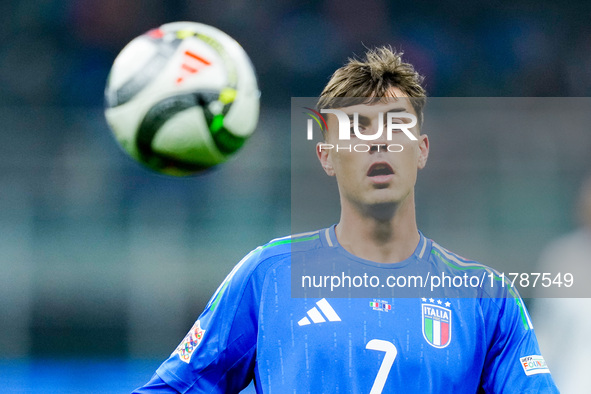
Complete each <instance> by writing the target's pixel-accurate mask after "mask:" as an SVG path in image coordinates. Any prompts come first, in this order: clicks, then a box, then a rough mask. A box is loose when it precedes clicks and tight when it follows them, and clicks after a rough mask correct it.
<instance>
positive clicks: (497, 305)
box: [481, 295, 558, 393]
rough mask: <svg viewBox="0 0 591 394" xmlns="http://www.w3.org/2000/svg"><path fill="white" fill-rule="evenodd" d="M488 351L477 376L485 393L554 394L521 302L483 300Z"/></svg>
mask: <svg viewBox="0 0 591 394" xmlns="http://www.w3.org/2000/svg"><path fill="white" fill-rule="evenodd" d="M482 303H483V312H484V318H485V320H486V322H485V324H486V328H487V339H488V340H489V348H488V352H487V355H486V359H485V364H484V369H483V373H482V377H481V386H482V388H483V389H484V391H485V392H487V393H558V389H557V388H556V385H555V384H554V381H553V380H552V376H551V375H550V370H549V369H548V367H547V365H546V362H545V361H544V358H543V357H542V355H541V353H540V349H539V346H538V342H537V339H536V336H535V333H534V330H533V326H532V324H531V320H530V317H529V314H528V312H527V309H526V307H525V305H524V303H523V300H522V299H521V298H520V297H519V296H518V295H517V296H511V295H508V296H507V297H506V298H496V299H483V300H482Z"/></svg>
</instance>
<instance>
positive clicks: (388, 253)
mask: <svg viewBox="0 0 591 394" xmlns="http://www.w3.org/2000/svg"><path fill="white" fill-rule="evenodd" d="M390 209H392V210H393V211H392V214H391V215H368V213H367V210H360V209H356V208H354V207H353V206H351V205H347V204H344V205H343V206H342V209H341V219H340V221H339V224H338V225H337V228H336V236H337V239H338V240H339V243H340V244H341V246H342V247H343V248H345V249H346V250H347V251H348V252H350V253H352V254H354V255H355V256H358V257H361V258H364V259H367V260H371V261H376V262H378V263H397V262H400V261H403V260H405V259H407V258H408V257H410V256H411V255H412V254H413V252H414V250H415V249H416V247H417V245H418V243H419V240H420V236H419V233H418V228H417V223H416V215H415V204H414V199H410V201H407V202H406V203H405V204H403V205H401V206H396V207H391V208H390Z"/></svg>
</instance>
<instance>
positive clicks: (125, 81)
mask: <svg viewBox="0 0 591 394" xmlns="http://www.w3.org/2000/svg"><path fill="white" fill-rule="evenodd" d="M259 95H260V93H259V90H258V87H257V82H256V77H255V73H254V69H253V67H252V64H251V62H250V59H249V58H248V56H247V55H246V53H245V51H244V49H242V47H241V46H240V45H239V44H238V43H237V42H236V41H235V40H234V39H232V38H231V37H230V36H228V35H227V34H226V33H224V32H222V31H220V30H218V29H216V28H214V27H211V26H208V25H204V24H200V23H194V22H175V23H168V24H165V25H162V26H160V27H159V28H157V29H154V30H150V31H148V32H147V33H145V34H143V35H141V36H139V37H137V38H135V39H134V40H133V41H131V42H130V43H129V44H128V45H127V46H125V48H123V50H122V51H121V53H120V54H119V55H118V56H117V58H116V59H115V62H114V63H113V67H112V68H111V72H110V74H109V77H108V80H107V86H106V88H105V107H106V108H105V116H106V118H107V122H108V124H109V126H110V127H111V130H112V131H113V134H114V136H115V138H116V140H117V141H118V143H119V144H120V145H121V147H122V148H123V149H124V151H125V152H127V153H128V154H129V155H130V156H131V157H132V158H134V159H135V160H137V161H138V162H140V163H142V164H144V165H145V166H147V167H148V168H150V169H153V170H155V171H158V172H160V173H164V174H168V175H174V176H185V175H191V174H195V173H199V172H201V171H203V170H205V169H208V168H210V167H212V166H215V165H217V164H220V163H223V162H225V161H226V160H227V159H228V158H229V157H231V156H232V155H233V154H234V153H236V152H237V151H238V150H239V149H240V148H241V147H242V145H243V144H244V143H245V142H246V140H247V139H248V138H249V137H250V136H251V134H252V133H253V131H254V129H255V127H256V124H257V120H258V116H259Z"/></svg>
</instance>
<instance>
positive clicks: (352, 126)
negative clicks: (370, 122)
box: [349, 122, 369, 136]
mask: <svg viewBox="0 0 591 394" xmlns="http://www.w3.org/2000/svg"><path fill="white" fill-rule="evenodd" d="M355 128H356V129H357V133H359V134H367V133H368V132H369V130H368V128H367V127H366V126H364V125H362V124H357V125H355V124H354V123H353V122H351V123H350V124H349V132H350V133H351V136H355V135H356V134H355Z"/></svg>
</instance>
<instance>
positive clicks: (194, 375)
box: [156, 250, 260, 393]
mask: <svg viewBox="0 0 591 394" xmlns="http://www.w3.org/2000/svg"><path fill="white" fill-rule="evenodd" d="M257 255H258V254H257V253H256V250H255V251H253V252H251V253H250V254H249V255H248V256H246V257H245V258H244V259H243V260H242V261H241V262H240V263H239V264H238V265H237V266H236V267H235V268H234V269H233V270H232V272H231V273H230V274H229V275H228V276H227V277H226V279H225V280H224V282H222V284H221V285H220V286H219V288H218V289H217V291H216V292H215V293H214V295H213V296H212V298H211V300H210V301H209V303H208V304H207V306H206V307H205V310H204V311H203V313H202V314H201V315H200V316H199V318H198V319H197V321H196V322H195V324H194V325H193V327H191V329H190V330H189V332H188V333H187V335H186V336H185V338H184V339H183V340H182V341H181V343H180V344H179V346H178V347H177V348H176V349H175V350H174V352H173V353H172V354H171V355H170V357H169V358H168V359H167V360H166V361H165V362H164V363H163V364H162V365H161V366H160V367H159V368H158V370H157V371H156V374H157V375H158V376H159V377H160V378H161V379H162V380H163V381H164V382H166V384H168V385H170V386H171V387H173V388H174V389H176V390H177V391H179V392H181V393H237V392H240V391H241V390H242V389H243V388H245V387H246V386H247V385H248V384H249V383H250V381H251V380H252V379H253V374H254V364H255V354H256V337H257V319H258V310H259V303H260V302H259V301H260V285H259V284H258V281H257V277H256V274H255V273H254V272H255V271H256V264H257V261H256V260H257Z"/></svg>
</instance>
